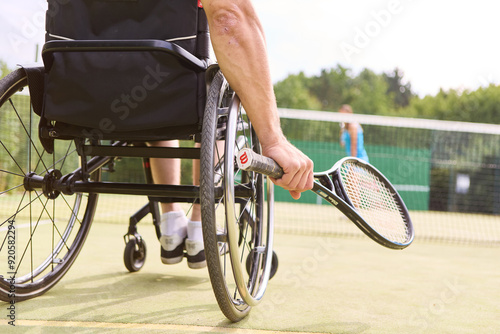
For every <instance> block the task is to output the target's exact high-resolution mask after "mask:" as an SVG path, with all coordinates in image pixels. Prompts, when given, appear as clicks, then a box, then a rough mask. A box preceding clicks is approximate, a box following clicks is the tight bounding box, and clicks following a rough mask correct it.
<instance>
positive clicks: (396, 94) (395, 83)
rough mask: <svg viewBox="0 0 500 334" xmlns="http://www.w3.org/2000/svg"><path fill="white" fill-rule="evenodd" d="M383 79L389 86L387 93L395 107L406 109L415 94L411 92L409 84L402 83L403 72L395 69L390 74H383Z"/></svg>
mask: <svg viewBox="0 0 500 334" xmlns="http://www.w3.org/2000/svg"><path fill="white" fill-rule="evenodd" d="M383 77H384V79H385V81H386V82H387V85H388V86H389V87H388V88H387V93H388V94H390V95H392V99H393V102H394V105H395V106H396V107H406V106H407V105H408V104H409V103H410V101H411V99H412V98H413V97H414V96H415V94H414V93H413V92H412V90H411V84H410V83H409V82H408V83H406V84H404V83H403V77H404V72H403V71H402V70H400V69H399V68H397V67H396V68H395V69H394V71H393V72H392V73H384V74H383Z"/></svg>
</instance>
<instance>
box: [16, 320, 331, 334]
mask: <svg viewBox="0 0 500 334" xmlns="http://www.w3.org/2000/svg"><path fill="white" fill-rule="evenodd" d="M17 326H19V327H21V326H26V327H60V328H62V327H66V328H68V327H73V328H104V329H139V330H155V329H156V330H165V331H187V332H193V333H214V332H217V333H230V334H233V333H235V334H246V333H251V334H254V333H255V334H270V333H277V334H321V333H318V332H289V331H275V330H262V329H243V328H227V327H211V326H191V325H170V324H138V323H114V322H87V321H52V320H47V321H45V320H21V319H19V320H16V327H17Z"/></svg>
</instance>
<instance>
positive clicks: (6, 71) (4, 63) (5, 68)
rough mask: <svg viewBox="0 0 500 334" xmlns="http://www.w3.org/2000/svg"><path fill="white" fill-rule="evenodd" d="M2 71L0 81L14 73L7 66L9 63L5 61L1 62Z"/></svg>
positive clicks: (0, 69)
mask: <svg viewBox="0 0 500 334" xmlns="http://www.w3.org/2000/svg"><path fill="white" fill-rule="evenodd" d="M0 71H1V73H0V79H1V78H3V77H4V76H6V75H7V74H9V73H10V72H12V70H11V69H9V67H8V66H7V63H6V62H4V61H3V60H0Z"/></svg>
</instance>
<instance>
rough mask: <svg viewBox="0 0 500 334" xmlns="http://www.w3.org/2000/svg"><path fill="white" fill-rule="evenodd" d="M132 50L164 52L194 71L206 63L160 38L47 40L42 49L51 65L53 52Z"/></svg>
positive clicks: (204, 68)
mask: <svg viewBox="0 0 500 334" xmlns="http://www.w3.org/2000/svg"><path fill="white" fill-rule="evenodd" d="M110 51H111V52H113V51H116V52H132V51H136V52H137V51H150V52H151V51H155V52H165V53H168V54H170V55H172V56H174V57H176V58H178V59H179V61H180V62H181V63H183V64H184V66H186V67H187V68H189V69H191V70H193V71H195V72H203V71H205V70H206V69H207V66H208V64H207V63H206V62H205V61H203V60H200V59H198V58H196V57H195V56H193V55H192V54H191V53H189V52H188V51H186V50H184V49H183V48H181V47H180V46H178V45H176V44H173V43H170V42H166V41H161V40H78V41H48V42H46V43H45V44H44V46H43V49H42V58H43V62H44V64H45V66H46V67H47V68H50V67H51V66H52V61H53V58H52V57H51V56H52V54H53V53H55V52H110Z"/></svg>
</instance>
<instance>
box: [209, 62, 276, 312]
mask: <svg viewBox="0 0 500 334" xmlns="http://www.w3.org/2000/svg"><path fill="white" fill-rule="evenodd" d="M221 143H223V146H224V147H223V148H222V145H221ZM243 147H248V148H252V149H254V150H255V151H256V152H258V153H260V145H259V143H258V140H257V136H256V135H255V132H254V131H253V129H252V126H251V123H250V122H249V120H248V119H247V118H246V115H245V114H244V112H243V110H242V109H241V107H240V103H239V99H238V97H237V96H236V95H235V94H234V93H233V92H232V91H231V90H230V88H229V87H228V85H227V83H226V81H225V79H224V77H223V75H222V73H220V72H219V73H218V74H217V75H216V76H215V78H214V80H213V82H212V84H211V86H210V89H209V93H208V98H207V105H206V109H205V115H204V121H203V131H202V145H201V177H200V187H201V189H200V191H201V199H200V201H201V207H202V217H203V218H202V219H203V221H202V223H203V224H202V225H203V237H204V243H205V253H206V257H207V265H208V270H209V274H210V280H211V283H212V288H213V290H214V293H215V296H216V298H217V302H218V304H219V307H220V308H221V310H222V312H223V313H224V315H225V316H226V317H227V318H228V319H230V320H231V321H239V320H241V319H242V318H244V317H245V316H246V315H247V314H248V312H249V311H250V309H251V307H252V306H254V305H256V304H257V303H258V302H259V301H260V299H261V298H262V297H263V294H264V292H265V289H266V286H267V282H268V280H269V275H270V271H271V262H272V254H273V251H272V244H273V207H272V206H273V203H274V202H273V200H274V194H273V184H272V183H271V182H267V181H266V178H265V177H264V176H262V175H261V174H257V173H253V172H244V171H242V170H239V169H238V166H237V164H236V163H235V155H236V153H237V152H238V150H240V149H242V148H243ZM266 190H267V191H266ZM248 257H250V260H247V258H248ZM247 261H249V262H250V263H249V270H248V273H247V270H246V266H247V265H246V263H247Z"/></svg>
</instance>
